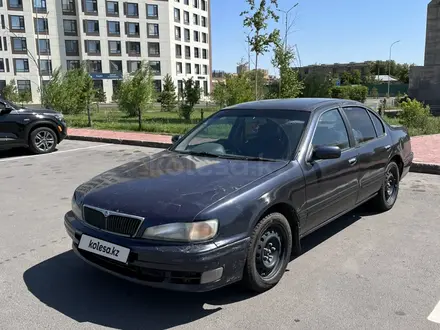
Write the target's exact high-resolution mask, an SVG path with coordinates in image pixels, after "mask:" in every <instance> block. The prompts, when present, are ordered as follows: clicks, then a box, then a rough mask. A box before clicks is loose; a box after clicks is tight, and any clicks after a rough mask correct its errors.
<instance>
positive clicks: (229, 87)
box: [211, 73, 253, 107]
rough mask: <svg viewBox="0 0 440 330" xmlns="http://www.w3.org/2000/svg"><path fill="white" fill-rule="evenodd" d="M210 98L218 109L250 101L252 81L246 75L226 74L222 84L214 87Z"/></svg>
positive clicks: (251, 97)
mask: <svg viewBox="0 0 440 330" xmlns="http://www.w3.org/2000/svg"><path fill="white" fill-rule="evenodd" d="M211 97H212V99H213V100H214V102H215V103H216V104H217V105H219V106H220V107H223V106H225V105H226V106H230V105H234V104H239V103H243V102H249V101H252V99H253V90H252V80H251V79H249V75H248V74H246V73H240V74H238V75H231V74H228V75H226V77H225V81H224V82H219V83H217V84H216V85H215V87H214V90H213V92H212V94H211Z"/></svg>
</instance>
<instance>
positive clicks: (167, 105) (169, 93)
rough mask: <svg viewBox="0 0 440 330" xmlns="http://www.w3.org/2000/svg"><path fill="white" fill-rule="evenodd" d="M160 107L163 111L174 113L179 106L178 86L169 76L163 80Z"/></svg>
mask: <svg viewBox="0 0 440 330" xmlns="http://www.w3.org/2000/svg"><path fill="white" fill-rule="evenodd" d="M160 105H161V110H162V111H173V110H174V109H175V108H176V105H177V95H176V86H174V82H173V78H171V76H170V75H169V74H167V75H166V76H165V78H164V80H163V90H162V92H161V93H160Z"/></svg>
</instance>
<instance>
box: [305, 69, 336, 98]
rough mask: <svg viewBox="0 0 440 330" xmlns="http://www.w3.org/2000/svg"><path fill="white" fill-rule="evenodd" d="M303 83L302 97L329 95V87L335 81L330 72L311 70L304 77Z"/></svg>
mask: <svg viewBox="0 0 440 330" xmlns="http://www.w3.org/2000/svg"><path fill="white" fill-rule="evenodd" d="M303 84H304V89H303V96H304V97H331V88H332V87H333V86H334V85H335V81H334V78H333V76H332V74H331V73H328V74H321V73H318V72H312V73H310V74H308V75H307V76H306V77H305V78H304V80H303Z"/></svg>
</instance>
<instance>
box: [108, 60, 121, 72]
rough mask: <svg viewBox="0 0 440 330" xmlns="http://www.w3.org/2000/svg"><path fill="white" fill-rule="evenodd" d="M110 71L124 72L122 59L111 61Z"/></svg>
mask: <svg viewBox="0 0 440 330" xmlns="http://www.w3.org/2000/svg"><path fill="white" fill-rule="evenodd" d="M110 73H118V74H121V73H122V61H113V60H112V61H110Z"/></svg>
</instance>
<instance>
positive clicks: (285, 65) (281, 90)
mask: <svg viewBox="0 0 440 330" xmlns="http://www.w3.org/2000/svg"><path fill="white" fill-rule="evenodd" d="M294 60H295V52H294V50H293V48H292V47H290V46H287V45H285V44H284V43H283V42H281V41H279V42H277V43H276V45H275V49H274V57H273V59H272V65H273V66H274V67H276V68H278V70H279V72H280V79H279V80H280V81H278V83H277V84H278V98H295V97H298V96H299V95H300V94H301V92H302V90H303V88H304V84H303V83H302V82H301V81H300V80H299V75H298V70H296V69H294V68H292V63H293V61H294ZM281 82H282V84H281Z"/></svg>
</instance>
